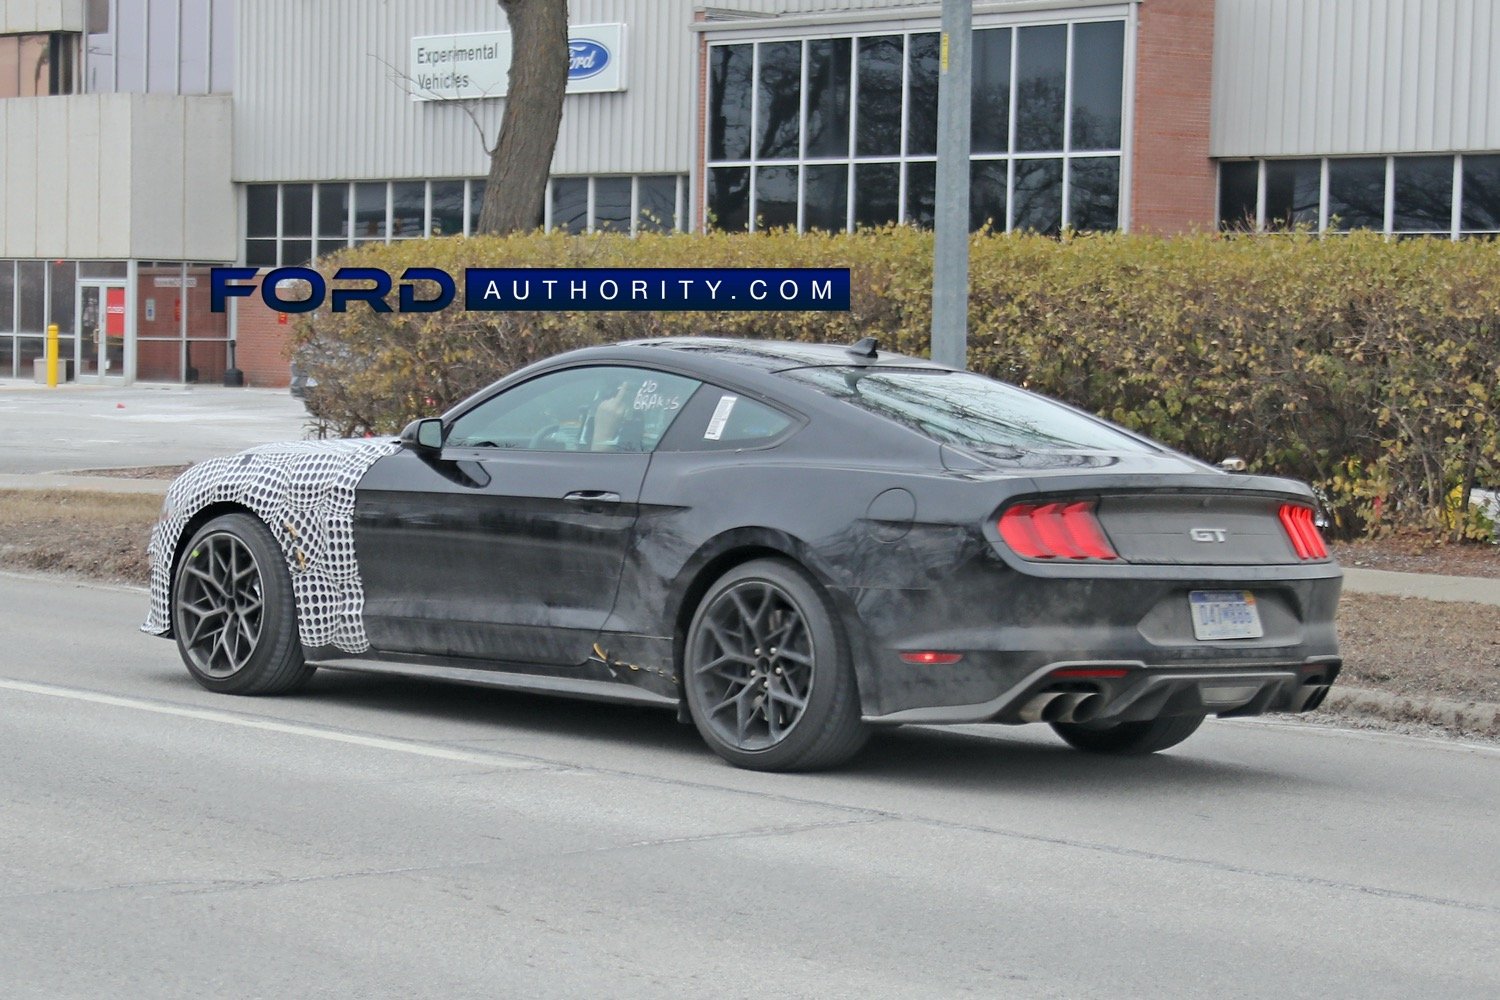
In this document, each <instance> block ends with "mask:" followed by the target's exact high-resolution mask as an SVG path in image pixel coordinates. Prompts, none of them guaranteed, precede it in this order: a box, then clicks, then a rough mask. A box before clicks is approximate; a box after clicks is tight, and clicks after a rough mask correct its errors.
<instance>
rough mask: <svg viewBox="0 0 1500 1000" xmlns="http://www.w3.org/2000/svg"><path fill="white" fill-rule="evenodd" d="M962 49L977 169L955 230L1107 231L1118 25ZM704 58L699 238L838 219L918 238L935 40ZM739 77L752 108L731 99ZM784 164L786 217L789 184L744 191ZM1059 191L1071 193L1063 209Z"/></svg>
mask: <svg viewBox="0 0 1500 1000" xmlns="http://www.w3.org/2000/svg"><path fill="white" fill-rule="evenodd" d="M973 42H974V67H973V90H972V93H971V98H972V101H973V114H972V116H971V122H972V125H971V128H972V133H971V141H972V149H971V154H972V156H973V157H974V158H975V159H974V163H975V164H981V163H983V164H984V165H983V166H978V165H976V166H973V167H972V168H971V171H970V183H971V189H970V201H971V202H972V203H973V204H972V207H971V212H970V221H971V224H972V225H973V226H974V227H976V228H978V227H980V226H983V225H985V224H987V223H989V224H992V225H993V226H994V227H995V228H997V229H1001V230H1003V229H1005V228H1006V226H1007V223H1008V222H1010V223H1014V224H1015V225H1017V226H1019V225H1022V224H1023V223H1024V224H1027V225H1030V226H1032V227H1034V228H1036V229H1038V230H1039V231H1042V232H1057V231H1059V230H1060V228H1061V227H1062V226H1063V225H1069V226H1072V227H1073V228H1080V227H1083V228H1110V227H1117V226H1118V223H1119V204H1120V192H1119V176H1120V166H1119V155H1120V152H1119V151H1120V142H1121V119H1122V107H1123V94H1124V58H1125V56H1124V46H1125V25H1124V21H1122V20H1120V19H1118V18H1115V19H1111V20H1101V21H1080V22H1078V23H1075V24H1046V25H1035V26H1022V27H1016V28H1011V27H984V26H981V27H980V28H979V29H978V30H976V31H975V32H974V37H973ZM1070 46H1071V49H1070ZM709 51H710V55H709V66H710V72H711V79H710V91H711V92H710V94H709V100H708V108H707V110H708V114H709V122H708V129H707V134H708V138H707V148H706V150H705V152H706V154H707V168H708V172H707V176H706V180H707V183H706V185H705V188H706V193H707V201H708V208H709V210H710V213H711V216H712V218H713V219H714V220H723V221H717V222H716V223H715V224H717V225H719V226H720V227H721V228H731V227H732V228H750V229H757V228H760V226H761V225H763V224H765V220H766V219H767V218H769V217H774V218H777V219H782V218H785V219H787V220H788V221H790V219H791V218H792V217H793V216H794V215H800V218H801V226H802V228H803V229H807V228H818V229H825V228H829V227H832V228H834V229H837V228H840V226H841V222H840V220H841V217H842V219H843V220H847V221H846V222H843V223H842V224H843V225H848V224H853V225H856V226H871V225H881V224H885V223H888V222H905V223H909V224H913V225H918V226H926V225H930V224H931V222H932V218H933V214H934V213H933V201H934V196H933V183H932V180H933V175H934V171H935V168H934V165H933V163H932V157H934V156H935V154H936V150H937V138H938V134H939V123H938V119H937V87H938V75H939V74H938V62H939V57H940V45H939V35H938V34H937V33H935V32H932V31H918V32H911V33H893V34H882V35H866V36H853V37H843V38H809V39H805V40H802V41H791V40H787V41H782V40H776V41H763V42H757V43H752V44H746V43H740V42H734V43H729V44H718V43H715V44H711V45H710V47H709ZM851 58H852V66H853V68H852V71H851V68H850V66H851ZM752 62H754V63H755V65H756V66H757V67H758V79H757V81H756V85H755V95H756V99H755V100H754V101H750V100H748V98H746V97H745V95H746V94H747V93H749V87H748V85H747V81H748V78H749V74H748V68H747V67H748V66H749V65H750V64H751V63H752ZM1070 65H1071V66H1072V67H1073V68H1072V70H1071V73H1070V70H1069V66H1070ZM851 77H852V79H851ZM804 84H805V86H804ZM714 88H718V90H717V92H716V91H715V89H714ZM725 88H735V89H734V92H733V93H730V92H728V91H727V90H725ZM1070 120H1071V122H1072V127H1071V128H1069V127H1068V126H1067V124H1066V123H1067V122H1069V121H1070ZM752 137H753V141H752ZM799 140H800V143H801V148H800V150H799V149H798V148H797V146H798V142H799ZM1025 153H1032V154H1036V153H1042V154H1045V155H1044V156H1041V157H1025V156H1022V155H1021V154H1025ZM1011 158H1016V162H1014V163H1012V159H1011ZM1022 159H1038V160H1040V161H1042V162H1038V163H1032V164H1027V163H1023V162H1020V161H1021V160H1022ZM829 160H836V161H840V162H837V163H829V162H828V161H829ZM788 161H795V162H796V163H798V165H799V166H800V173H801V178H802V185H801V186H802V191H801V195H800V198H801V205H800V211H793V210H792V209H791V208H788V207H786V206H783V205H782V203H781V200H780V193H781V191H782V190H784V188H785V184H784V181H785V180H786V178H788V177H790V176H792V175H791V174H790V173H767V174H766V175H765V176H766V178H767V179H766V180H765V181H761V180H757V179H756V178H759V177H760V173H759V172H760V171H761V170H762V169H765V168H767V167H770V166H771V165H772V164H773V163H774V164H775V165H777V166H786V167H790V166H791V163H790V162H788ZM746 166H748V167H750V168H751V170H750V172H749V173H748V174H747V173H744V172H742V168H744V167H746ZM849 171H853V175H852V177H851V175H850V173H849ZM1075 175H1076V176H1075ZM841 180H842V181H845V182H846V183H845V184H844V185H843V186H842V187H841V186H840V181H841ZM762 184H766V185H771V186H772V187H775V188H776V190H775V191H774V192H773V191H771V190H769V189H768V190H767V191H766V192H765V198H766V204H765V207H764V208H762V207H760V204H759V200H758V199H759V198H760V193H759V192H760V188H761V186H762ZM752 185H753V186H754V188H755V192H754V193H756V198H754V199H752V198H750V197H749V195H750V194H751V193H752V192H751V191H750V190H749V188H750V187H751V186H752ZM1065 189H1067V190H1069V191H1072V192H1073V194H1072V196H1070V197H1068V198H1066V199H1064V196H1063V191H1064V190H1065ZM840 191H844V192H847V193H845V194H844V195H843V196H842V197H840ZM851 197H852V199H853V204H852V205H851V204H849V201H850V198H851ZM746 201H749V202H751V203H752V204H753V205H754V206H755V207H754V208H753V214H754V215H755V216H756V219H750V218H748V217H747V216H748V214H749V213H750V212H751V211H752V210H751V209H747V207H746V205H745V202H746ZM767 210H769V211H770V213H771V214H770V216H768V215H767ZM1007 213H1008V214H1009V215H1010V218H1009V220H1008V219H1007ZM1075 215H1076V219H1075V218H1074V216H1075ZM742 219H744V220H745V221H743V222H741V220H742ZM757 219H759V220H760V221H759V222H757ZM1018 220H1019V221H1018Z"/></svg>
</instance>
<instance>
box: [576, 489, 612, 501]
mask: <svg viewBox="0 0 1500 1000" xmlns="http://www.w3.org/2000/svg"><path fill="white" fill-rule="evenodd" d="M563 499H564V500H568V501H571V502H573V503H619V502H620V494H618V493H611V492H609V491H608V490H574V491H573V492H572V493H569V494H568V495H567V496H565V497H563Z"/></svg>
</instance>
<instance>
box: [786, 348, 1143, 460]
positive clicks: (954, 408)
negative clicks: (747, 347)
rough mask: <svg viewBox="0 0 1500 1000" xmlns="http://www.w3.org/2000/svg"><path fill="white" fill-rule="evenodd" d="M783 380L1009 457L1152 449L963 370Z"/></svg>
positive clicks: (799, 375)
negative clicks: (1027, 454) (1062, 451)
mask: <svg viewBox="0 0 1500 1000" xmlns="http://www.w3.org/2000/svg"><path fill="white" fill-rule="evenodd" d="M782 377H783V378H790V379H793V380H794V381H797V382H802V383H804V384H806V385H809V386H812V387H813V388H815V389H817V390H819V391H821V392H823V393H824V394H825V395H828V396H832V397H834V398H835V399H842V400H844V401H846V402H848V403H850V404H852V405H854V406H858V407H859V408H860V409H863V410H868V411H869V412H871V413H876V414H879V415H880V416H883V417H886V418H888V419H890V420H894V421H895V422H896V423H898V424H902V425H903V426H905V427H909V428H911V429H912V430H914V431H916V432H917V433H919V434H923V435H926V436H927V437H929V438H932V439H933V440H934V441H940V442H947V443H950V444H957V445H962V446H964V447H967V448H973V449H976V450H978V451H985V452H992V453H997V454H1000V455H1003V456H1007V457H1016V458H1019V457H1020V453H1021V452H1027V451H1061V450H1070V449H1079V448H1082V449H1094V450H1100V451H1131V452H1141V451H1150V450H1152V449H1151V448H1150V447H1149V446H1148V445H1146V444H1143V443H1142V442H1141V441H1139V440H1137V439H1135V438H1133V437H1131V436H1129V435H1128V434H1126V433H1124V432H1123V431H1119V430H1116V429H1115V428H1113V427H1111V426H1109V425H1108V424H1106V423H1104V422H1102V421H1098V420H1093V419H1091V418H1089V417H1087V416H1085V415H1084V414H1082V413H1078V412H1076V411H1074V410H1071V409H1069V408H1068V407H1065V406H1063V405H1061V404H1059V403H1054V402H1052V401H1051V400H1049V399H1044V398H1042V397H1041V396H1035V395H1032V394H1031V393H1029V392H1026V391H1025V390H1022V389H1017V388H1016V387H1014V386H1010V385H1006V384H1005V383H1003V382H996V381H994V380H993V379H988V378H985V377H983V376H981V375H974V374H971V373H968V372H934V371H918V370H913V369H905V370H901V369H885V370H881V369H873V370H872V369H869V368H798V369H794V370H792V371H789V372H784V373H782Z"/></svg>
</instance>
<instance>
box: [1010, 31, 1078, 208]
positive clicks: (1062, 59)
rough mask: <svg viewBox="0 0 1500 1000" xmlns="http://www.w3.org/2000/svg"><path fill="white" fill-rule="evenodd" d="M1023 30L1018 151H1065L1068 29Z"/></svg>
mask: <svg viewBox="0 0 1500 1000" xmlns="http://www.w3.org/2000/svg"><path fill="white" fill-rule="evenodd" d="M1019 31H1020V34H1019V37H1018V38H1017V39H1016V150H1017V151H1018V152H1021V151H1036V152H1051V151H1054V150H1061V149H1062V148H1063V109H1064V108H1065V107H1066V106H1067V105H1066V103H1065V95H1066V86H1067V65H1068V29H1067V27H1066V26H1064V25H1061V24H1049V25H1045V26H1042V27H1036V28H1021V29H1019ZM1017 200H1018V201H1019V195H1018V196H1017ZM1060 200H1061V199H1060V198H1059V201H1060Z"/></svg>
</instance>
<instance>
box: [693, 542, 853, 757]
mask: <svg viewBox="0 0 1500 1000" xmlns="http://www.w3.org/2000/svg"><path fill="white" fill-rule="evenodd" d="M773 651H774V652H773ZM682 673H683V688H684V690H685V691H686V693H687V704H688V712H689V713H690V714H691V715H692V718H693V724H694V725H696V726H697V727H698V732H699V734H700V735H702V737H703V740H704V742H705V743H707V744H708V745H709V747H710V748H712V749H713V751H714V752H715V753H717V754H718V755H719V756H720V757H723V758H724V759H725V760H727V761H728V762H729V763H731V764H734V765H735V766H736V767H744V768H749V769H751V770H756V771H813V770H818V769H821V768H829V767H834V766H836V765H838V764H842V763H844V762H845V761H847V760H849V758H851V757H853V756H854V755H855V754H856V753H858V752H859V750H860V748H862V747H863V746H864V744H865V741H866V740H867V739H868V738H869V731H868V729H867V727H866V726H865V725H864V723H863V722H862V721H861V720H860V703H859V690H858V685H857V683H856V681H855V677H854V665H853V663H852V661H851V657H850V654H849V644H848V642H847V641H846V640H845V638H844V635H843V632H842V630H841V629H840V628H839V625H838V621H837V619H836V618H835V617H834V612H833V608H832V606H831V604H830V603H829V600H828V597H827V595H826V594H824V593H823V591H822V590H821V588H819V587H818V585H817V584H816V583H815V582H814V581H813V580H812V579H811V578H810V577H808V575H807V574H806V573H805V572H803V571H802V570H801V569H800V568H798V567H797V566H795V565H794V564H792V563H789V562H784V561H782V560H779V559H757V560H755V561H753V562H748V563H745V564H743V565H741V566H737V567H735V568H734V569H732V570H730V571H729V572H728V573H726V574H725V575H724V576H722V577H721V578H719V580H718V581H717V582H715V583H714V585H713V586H712V587H710V588H709V590H708V592H707V593H706V594H704V595H703V600H702V601H701V602H700V603H699V605H698V609H697V611H696V612H695V613H694V615H693V621H692V624H691V625H690V626H689V628H688V634H687V643H686V645H685V647H684V656H683V670H682Z"/></svg>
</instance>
